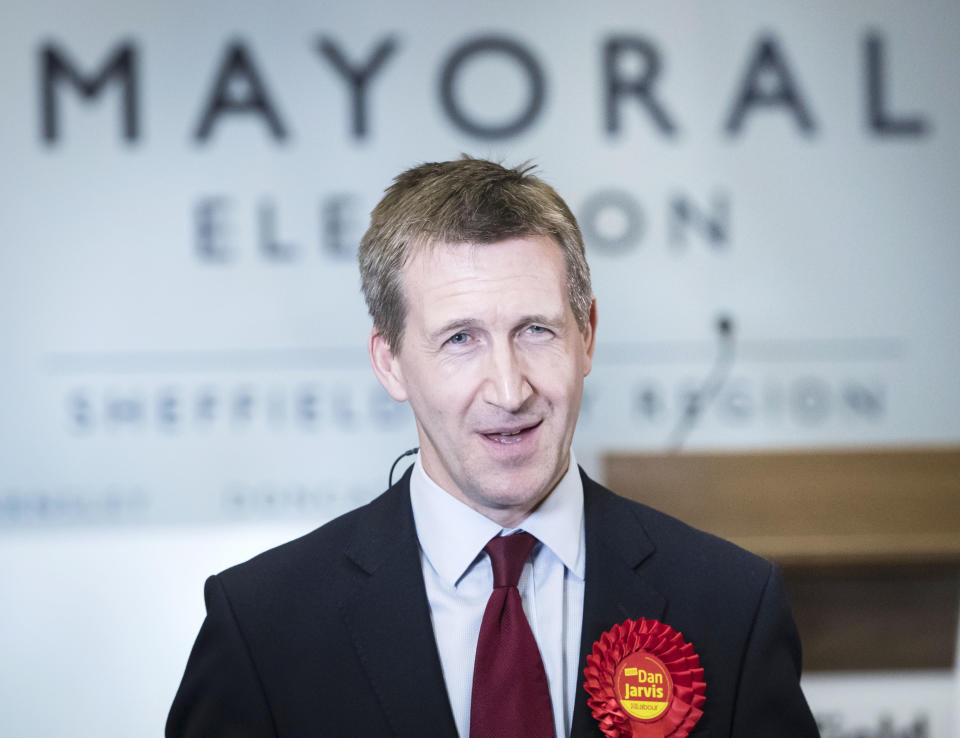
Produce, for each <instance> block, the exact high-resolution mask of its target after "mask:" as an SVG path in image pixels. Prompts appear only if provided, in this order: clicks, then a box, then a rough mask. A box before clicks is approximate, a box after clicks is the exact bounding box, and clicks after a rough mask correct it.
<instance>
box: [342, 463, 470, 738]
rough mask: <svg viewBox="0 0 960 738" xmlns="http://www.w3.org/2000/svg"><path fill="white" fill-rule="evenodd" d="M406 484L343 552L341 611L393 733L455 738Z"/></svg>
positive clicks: (380, 503) (381, 503) (379, 507)
mask: <svg viewBox="0 0 960 738" xmlns="http://www.w3.org/2000/svg"><path fill="white" fill-rule="evenodd" d="M409 479H410V474H409V472H408V473H407V474H406V475H404V477H403V478H402V479H401V480H400V481H399V482H398V483H397V484H396V485H394V486H393V487H392V488H391V489H390V491H389V492H388V493H387V494H386V495H384V496H383V497H381V498H380V499H379V500H377V502H376V503H374V509H372V510H371V513H372V518H371V520H370V525H369V528H366V529H365V530H363V531H361V535H360V536H358V537H357V538H356V539H355V540H354V541H353V542H352V544H351V545H350V547H349V548H348V549H347V551H346V555H347V558H348V559H349V560H350V561H351V562H352V564H353V565H354V567H355V578H356V587H355V589H354V590H353V592H352V594H350V595H348V596H347V597H346V598H345V599H344V601H343V602H342V603H341V611H342V613H343V618H344V621H345V622H346V625H347V628H348V630H349V631H350V634H351V636H352V638H353V643H354V646H355V648H356V650H357V653H358V656H359V658H360V662H361V663H362V665H363V668H364V671H365V672H366V675H367V677H368V679H369V680H370V685H371V688H372V690H373V692H374V693H375V694H376V696H377V699H378V700H379V702H380V704H381V705H382V706H383V709H384V712H385V713H386V715H387V719H388V721H389V722H390V725H391V726H392V727H393V730H394V732H395V733H396V734H397V735H404V736H406V735H432V736H433V735H436V736H444V735H451V736H455V735H456V734H457V731H456V726H455V723H454V719H453V712H452V711H451V709H450V702H449V700H448V698H447V691H446V686H445V684H444V681H443V671H442V668H441V666H440V656H439V654H438V652H437V645H436V640H435V639H434V636H433V626H432V624H431V620H430V607H429V604H428V602H427V593H426V589H425V587H424V584H423V571H422V568H421V564H420V552H419V547H418V544H417V537H416V528H415V526H414V522H413V513H412V510H411V508H410V492H409ZM359 719H360V722H361V723H362V722H363V720H362V716H361V717H360V718H359Z"/></svg>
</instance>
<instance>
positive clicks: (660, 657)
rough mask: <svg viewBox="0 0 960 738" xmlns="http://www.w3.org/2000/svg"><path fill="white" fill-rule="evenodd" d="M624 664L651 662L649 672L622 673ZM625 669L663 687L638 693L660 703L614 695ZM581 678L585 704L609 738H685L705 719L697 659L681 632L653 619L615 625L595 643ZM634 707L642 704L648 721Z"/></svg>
mask: <svg viewBox="0 0 960 738" xmlns="http://www.w3.org/2000/svg"><path fill="white" fill-rule="evenodd" d="M628 659H629V661H628ZM628 663H630V664H637V663H649V664H651V665H653V666H652V672H651V673H650V674H647V673H646V672H645V671H643V670H638V669H637V668H627V669H626V670H624V668H623V667H624V666H626V665H627V664H628ZM624 671H626V673H628V674H630V675H631V676H633V675H635V674H637V672H638V671H640V672H641V677H640V679H643V678H647V679H649V680H650V683H651V684H657V685H662V686H660V687H654V688H653V689H655V690H657V691H654V692H643V691H642V690H641V692H640V694H653V695H655V696H656V697H659V698H660V701H659V702H645V703H637V702H631V701H630V700H628V699H625V697H624V695H622V694H620V693H619V692H618V683H620V682H624V681H627V680H626V679H625V678H624V677H623V676H622V674H623V673H624ZM664 672H665V673H664ZM583 674H584V677H585V678H586V681H585V682H584V684H583V686H584V689H586V690H587V694H589V695H590V696H589V698H588V699H587V705H588V706H589V707H590V710H591V711H592V713H593V717H594V718H595V719H596V720H597V722H598V723H599V724H600V730H601V731H602V732H603V734H604V735H605V736H607V738H666V737H667V736H669V737H670V738H685V737H686V736H687V735H688V734H689V733H690V731H691V730H693V727H694V726H695V725H696V724H697V721H698V720H699V719H700V716H701V715H703V709H702V708H703V704H704V702H705V700H706V697H705V696H704V692H705V691H706V686H707V685H706V682H704V680H703V669H702V668H700V657H699V656H697V654H696V653H695V652H694V650H693V645H692V644H690V643H687V642H686V641H685V640H684V639H683V634H682V633H678V632H677V631H675V630H674V629H673V628H671V627H670V626H669V625H664V624H663V623H660V622H658V621H656V620H645V619H643V618H641V619H639V620H625V621H624V622H623V623H621V624H619V625H614V626H613V627H612V628H611V629H610V630H608V631H607V632H606V633H604V634H603V635H602V636H600V639H599V640H598V641H596V642H595V643H594V644H593V653H591V654H590V655H588V656H587V668H586V669H584V670H583ZM619 689H621V690H626V691H628V690H629V689H630V688H629V687H626V688H624V687H622V686H620V687H619ZM637 704H643V705H646V707H647V709H649V710H650V712H648V713H647V714H648V715H650V717H638V716H636V713H637V711H638V710H637V709H632V710H631V709H628V707H630V706H631V705H637ZM632 713H633V714H632ZM641 714H643V713H642V712H641Z"/></svg>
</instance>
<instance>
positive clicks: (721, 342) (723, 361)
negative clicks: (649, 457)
mask: <svg viewBox="0 0 960 738" xmlns="http://www.w3.org/2000/svg"><path fill="white" fill-rule="evenodd" d="M716 329H717V341H718V343H717V355H716V358H715V359H714V362H713V367H712V368H711V369H710V373H709V374H707V378H706V379H705V380H704V381H703V384H702V385H700V388H699V389H698V390H697V391H696V392H695V393H694V394H693V395H691V396H690V397H689V399H688V400H687V402H686V403H685V405H684V407H683V410H682V412H681V414H680V419H679V420H678V421H677V424H676V426H674V429H673V432H672V433H671V434H670V440H669V442H668V443H667V449H668V451H669V452H670V453H679V452H680V451H681V450H682V449H683V444H684V443H686V441H687V438H688V437H689V436H690V433H691V432H692V431H693V429H694V428H695V427H696V425H697V421H699V420H700V418H701V417H702V416H703V412H704V411H705V410H706V409H707V407H708V406H709V405H710V403H711V402H713V400H714V398H715V397H716V396H717V393H718V392H719V391H720V389H721V388H722V387H723V385H724V384H725V383H726V381H727V378H728V377H729V376H730V369H731V367H732V366H733V360H734V356H735V354H736V350H735V349H736V345H735V342H734V336H733V334H734V329H733V318H731V317H730V316H729V315H726V314H721V315H720V316H719V317H718V318H717V322H716Z"/></svg>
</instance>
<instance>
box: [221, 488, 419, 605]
mask: <svg viewBox="0 0 960 738" xmlns="http://www.w3.org/2000/svg"><path fill="white" fill-rule="evenodd" d="M413 531H414V527H413V517H412V513H411V511H410V495H409V488H408V486H407V484H406V477H404V478H403V479H401V480H400V481H399V482H397V483H396V484H395V485H394V486H393V487H391V488H390V489H389V490H387V491H386V492H384V493H383V494H381V495H380V496H379V497H377V498H375V499H374V500H373V501H371V502H369V503H368V504H366V505H363V506H362V507H359V508H356V509H355V510H351V511H350V512H348V513H345V514H343V515H341V516H339V517H337V518H335V519H333V520H331V521H330V522H328V523H326V524H325V525H322V526H320V527H319V528H316V529H315V530H313V531H311V532H310V533H307V534H306V535H303V536H301V537H300V538H296V539H294V540H292V541H288V542H287V543H284V544H282V545H280V546H277V547H275V548H272V549H269V550H267V551H264V552H263V553H261V554H259V555H257V556H255V557H253V558H252V559H250V560H248V561H245V562H243V563H241V564H237V565H235V566H232V567H230V568H229V569H226V570H224V571H222V572H220V574H218V575H217V578H218V579H219V580H220V581H221V583H222V584H223V586H224V588H225V589H226V590H228V591H229V592H230V594H231V596H233V597H244V596H247V597H251V598H253V597H258V596H261V595H262V594H263V593H264V592H271V593H278V592H280V591H282V590H284V589H297V588H301V587H303V586H304V585H305V584H306V585H307V586H318V587H330V586H333V585H336V584H337V582H338V581H339V580H342V579H343V578H344V577H349V576H352V575H355V574H356V573H357V571H358V566H359V567H360V568H362V565H363V564H364V562H365V561H367V560H368V559H371V558H376V556H377V555H379V552H380V551H381V549H383V548H386V547H389V546H396V545H398V544H399V543H400V542H401V541H405V540H408V539H409V538H410V536H414V537H413V538H412V539H411V540H415V534H414V532H413Z"/></svg>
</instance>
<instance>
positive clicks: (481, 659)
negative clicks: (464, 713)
mask: <svg viewBox="0 0 960 738" xmlns="http://www.w3.org/2000/svg"><path fill="white" fill-rule="evenodd" d="M536 543H537V539H536V538H534V537H533V536H532V535H530V534H529V533H522V532H521V533H515V534H514V535H512V536H498V537H496V538H494V539H492V540H491V541H490V542H489V543H488V544H487V545H486V546H485V547H484V549H483V550H484V551H486V552H487V554H489V556H490V563H491V564H492V565H493V593H492V594H491V595H490V599H489V600H488V601H487V609H486V610H484V612H483V622H482V623H481V625H480V637H479V639H478V640H477V659H476V661H475V662H474V667H473V697H472V699H471V703H470V738H520V737H521V736H522V737H523V738H554V730H553V710H552V709H551V708H550V690H549V688H548V686H547V674H546V672H545V671H544V670H543V660H542V659H541V658H540V650H539V649H538V648H537V641H536V639H534V637H533V632H532V631H531V630H530V623H528V622H527V616H526V615H524V613H523V604H522V603H521V601H520V591H519V590H518V589H517V582H519V581H520V572H521V571H523V564H524V562H525V561H526V560H527V557H528V556H530V551H532V550H533V547H534V546H535V545H536Z"/></svg>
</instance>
